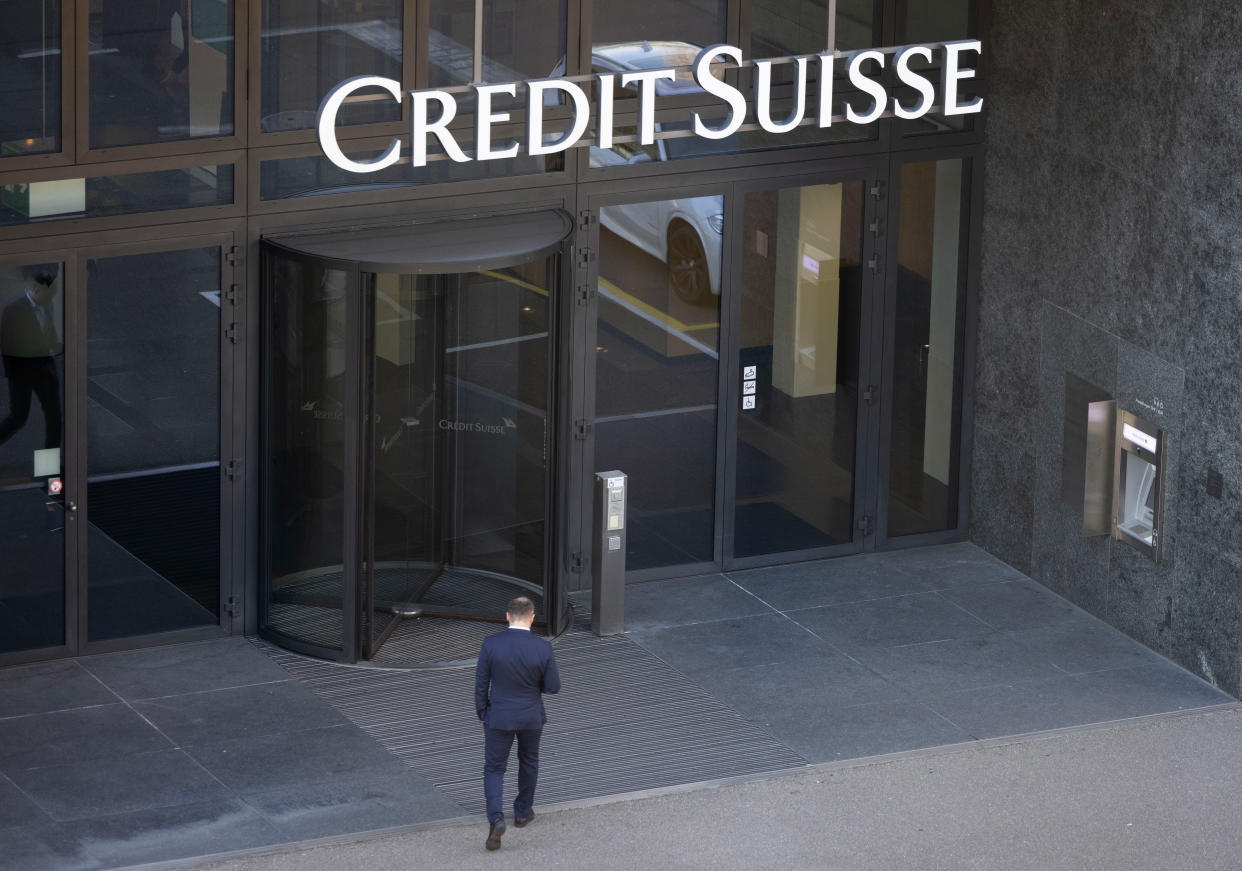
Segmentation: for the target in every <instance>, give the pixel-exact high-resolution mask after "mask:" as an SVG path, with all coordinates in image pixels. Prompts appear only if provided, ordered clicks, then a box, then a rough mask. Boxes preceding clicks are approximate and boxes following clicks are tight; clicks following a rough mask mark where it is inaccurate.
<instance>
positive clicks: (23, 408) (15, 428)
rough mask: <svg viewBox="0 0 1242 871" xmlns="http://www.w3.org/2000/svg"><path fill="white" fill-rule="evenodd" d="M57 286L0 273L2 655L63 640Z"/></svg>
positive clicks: (52, 276) (51, 267) (38, 268)
mask: <svg viewBox="0 0 1242 871" xmlns="http://www.w3.org/2000/svg"><path fill="white" fill-rule="evenodd" d="M64 310H65V304H64V283H63V270H62V269H61V264H59V263H42V264H36V265H30V266H21V267H8V268H3V269H0V355H2V356H0V361H2V363H3V372H0V381H3V384H2V385H0V413H2V414H3V417H0V566H3V567H4V568H3V570H0V653H10V652H13V651H17V650H29V649H33V648H39V647H53V646H56V645H60V644H64V643H65V535H64V532H65V508H64V497H63V495H51V494H50V492H49V489H48V484H49V482H50V481H53V480H58V479H60V480H63V479H61V450H62V445H63V442H64V399H63V394H64V391H63V387H62V385H63V384H64V356H63V352H64V338H63V337H64V317H65V315H64Z"/></svg>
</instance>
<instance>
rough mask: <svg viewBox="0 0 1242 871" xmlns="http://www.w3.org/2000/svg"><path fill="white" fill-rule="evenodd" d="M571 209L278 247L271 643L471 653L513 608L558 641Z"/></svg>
mask: <svg viewBox="0 0 1242 871" xmlns="http://www.w3.org/2000/svg"><path fill="white" fill-rule="evenodd" d="M571 226H572V224H571V222H570V220H569V217H568V216H567V215H565V214H564V213H562V212H542V213H536V214H533V215H522V216H511V217H506V218H496V219H486V220H475V221H456V222H454V221H446V222H441V223H436V224H433V225H426V226H421V227H417V228H413V229H411V228H409V227H399V228H391V229H385V230H379V231H372V232H367V233H360V234H354V235H352V236H351V235H350V234H334V235H329V236H303V237H294V238H284V239H280V240H268V241H267V242H265V255H264V257H265V267H264V275H265V279H264V280H265V282H266V285H267V287H266V300H267V315H266V320H267V322H266V330H267V332H268V336H269V342H268V346H267V369H266V388H265V432H266V433H267V442H266V446H265V453H266V469H265V473H264V479H263V480H264V503H265V513H266V525H265V531H264V552H265V567H264V575H265V578H264V580H265V585H266V590H265V594H264V601H265V606H266V609H265V614H264V616H263V628H264V631H265V632H266V633H268V634H270V635H271V636H272V637H273V638H274V639H275V640H277V641H279V642H280V643H282V644H286V645H288V646H290V647H293V648H295V649H301V650H303V651H305V652H307V653H312V654H314V655H318V656H324V657H328V658H335V659H341V660H353V659H356V658H358V657H364V658H369V659H375V658H382V659H383V661H384V662H385V663H387V664H399V665H424V664H432V663H441V662H445V661H455V660H459V659H465V658H469V657H472V656H473V655H474V654H475V653H476V652H477V649H478V644H479V642H480V641H481V638H482V636H483V635H485V634H487V633H490V632H492V631H494V629H495V625H494V624H496V623H503V621H504V614H505V606H506V605H507V603H508V602H509V601H510V599H512V598H513V597H514V596H516V595H522V594H524V595H527V596H529V597H531V598H532V599H533V600H534V601H535V604H536V616H537V621H538V623H540V624H541V625H542V626H543V627H545V628H546V629H547V630H548V631H557V630H559V629H560V628H562V626H563V623H564V619H565V614H566V611H565V608H564V603H563V601H562V598H563V591H562V590H561V587H560V585H559V584H558V583H557V578H556V576H555V573H554V571H553V560H552V559H551V555H552V554H553V553H555V550H554V547H553V543H552V542H553V540H554V538H555V532H556V524H555V522H554V518H555V516H556V510H555V505H554V502H553V492H554V489H553V487H554V475H553V470H554V469H556V468H557V462H556V457H557V450H558V441H559V440H558V439H557V437H556V436H557V432H556V426H555V422H556V420H557V405H556V402H555V396H554V394H553V390H552V384H553V375H554V373H555V372H556V369H557V366H556V365H555V364H554V361H555V360H556V359H557V354H558V347H559V346H558V343H557V342H556V341H555V328H554V327H553V324H554V323H556V319H557V317H558V311H559V309H558V306H557V302H556V300H557V296H558V289H559V287H558V286H559V276H560V275H561V274H562V263H561V261H562V259H564V257H565V256H566V251H565V250H564V246H563V245H562V242H563V240H564V239H565V237H566V236H567V234H568V233H569V231H570V229H571Z"/></svg>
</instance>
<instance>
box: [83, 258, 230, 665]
mask: <svg viewBox="0 0 1242 871" xmlns="http://www.w3.org/2000/svg"><path fill="white" fill-rule="evenodd" d="M86 295H87V344H86V378H87V383H86V398H87V401H86V434H87V437H86V449H87V470H88V477H87V484H88V492H87V508H88V514H87V517H88V520H89V528H88V533H87V535H88V537H87V542H86V546H87V557H88V559H87V562H88V572H89V575H88V578H89V581H88V583H89V588H88V596H87V598H88V605H87V629H88V633H87V634H88V637H89V638H90V639H91V640H92V641H99V640H103V639H108V638H121V637H127V636H132V635H145V634H148V633H152V632H164V631H169V630H173V629H187V628H191V627H195V626H210V625H214V624H216V623H217V622H218V620H219V598H220V474H221V473H220V311H221V301H220V249H219V248H218V247H208V248H195V249H189V250H182V251H167V252H160V253H152V254H134V255H128V256H123V257H108V258H102V259H97V260H90V261H88V263H87V285H86Z"/></svg>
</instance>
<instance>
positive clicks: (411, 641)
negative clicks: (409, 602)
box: [269, 567, 543, 668]
mask: <svg viewBox="0 0 1242 871" xmlns="http://www.w3.org/2000/svg"><path fill="white" fill-rule="evenodd" d="M409 574H410V573H409V571H407V570H406V569H404V568H391V567H380V568H377V570H376V573H375V575H376V577H375V585H376V588H375V596H376V601H377V602H379V601H382V600H385V599H386V600H388V601H392V602H397V603H404V602H405V601H406V599H407V598H408V597H409V594H410V590H411V589H412V587H411V581H410V579H409ZM342 583H343V581H342V575H341V573H340V572H333V573H330V574H325V575H321V576H318V577H314V578H310V579H308V580H304V581H300V582H298V583H297V584H291V585H288V586H286V587H284V588H282V590H281V591H280V595H281V597H282V598H281V599H278V600H277V601H273V602H272V603H271V605H270V606H269V608H270V610H269V619H270V621H271V625H272V626H274V627H276V628H279V629H280V630H281V631H282V632H285V633H287V634H289V635H292V636H294V637H296V638H303V639H305V640H307V641H311V642H314V643H316V644H321V645H323V646H325V647H328V648H335V649H339V648H340V646H341V620H342V614H341V608H340V600H341V585H342ZM519 594H521V595H526V596H529V597H530V598H531V599H532V600H533V601H534V603H535V609H536V611H538V612H542V610H543V596H541V595H539V594H538V593H537V592H535V591H533V590H531V589H528V588H527V587H526V586H524V585H522V584H520V583H519V582H516V581H512V580H509V579H506V578H504V577H500V576H497V575H493V574H489V573H485V572H475V571H471V570H470V569H457V568H447V569H444V570H443V571H442V572H440V574H439V576H438V577H437V578H436V579H435V582H434V583H433V584H432V585H431V587H430V588H428V589H427V590H426V592H425V593H424V595H423V596H422V598H421V600H420V601H421V602H422V603H423V604H427V605H443V606H447V607H459V608H470V609H482V610H490V611H494V612H495V613H496V614H497V615H498V616H499V615H503V614H504V611H505V607H506V606H507V605H508V604H509V601H510V600H511V599H512V598H513V597H514V596H516V595H519ZM379 619H382V620H384V621H385V624H384V625H385V626H387V625H388V624H387V621H388V619H389V618H388V617H387V616H385V617H383V618H379ZM500 628H502V627H501V625H500V624H497V623H490V622H486V621H481V620H457V619H447V618H440V617H418V618H406V619H404V620H401V621H399V622H398V623H397V625H396V627H395V628H394V629H393V631H392V634H391V635H389V637H388V638H387V639H386V640H385V641H384V643H383V644H382V645H381V646H380V649H379V650H378V651H377V652H376V655H375V657H374V658H373V659H371V660H370V661H369V662H365V663H359V665H376V666H381V667H383V668H425V667H440V666H452V665H461V664H464V663H465V662H466V661H467V660H473V659H474V657H475V655H476V654H477V653H478V651H479V645H480V644H482V643H483V639H484V638H486V637H487V636H488V635H491V634H492V633H493V632H496V631H498V630H499V629H500Z"/></svg>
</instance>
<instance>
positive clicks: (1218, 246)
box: [972, 0, 1242, 696]
mask: <svg viewBox="0 0 1242 871" xmlns="http://www.w3.org/2000/svg"><path fill="white" fill-rule="evenodd" d="M989 22H990V23H989V32H988V33H987V34H985V51H986V52H987V56H988V76H989V87H990V90H989V93H988V109H987V111H988V117H987V135H988V150H987V157H986V167H985V177H986V188H985V192H984V216H983V241H982V270H981V273H980V276H981V277H980V288H979V308H978V312H979V319H978V353H977V357H976V369H977V371H976V384H977V395H976V399H975V420H976V426H977V431H976V439H975V448H974V456H973V474H974V480H973V481H972V499H973V503H972V537H973V538H974V540H975V541H976V542H978V543H979V544H980V545H982V546H983V547H985V548H986V549H988V550H989V551H991V552H992V553H994V554H996V555H997V556H999V557H1001V558H1002V559H1004V560H1006V561H1007V562H1009V563H1011V564H1012V565H1014V566H1015V567H1017V568H1020V569H1023V570H1024V571H1028V572H1029V573H1030V574H1031V575H1032V576H1033V577H1035V578H1036V579H1037V580H1039V581H1040V582H1042V583H1044V584H1046V585H1047V586H1048V587H1050V588H1052V589H1054V590H1056V591H1058V592H1060V593H1062V594H1063V595H1065V596H1067V597H1068V598H1070V599H1071V600H1073V601H1074V602H1076V603H1077V604H1079V605H1080V606H1082V607H1084V608H1086V609H1087V610H1088V611H1091V612H1092V613H1094V614H1096V615H1097V616H1099V617H1100V618H1102V619H1104V620H1107V621H1108V622H1110V623H1112V624H1113V625H1115V626H1117V627H1118V628H1120V629H1121V630H1122V631H1125V632H1127V633H1128V634H1130V635H1131V636H1133V637H1135V638H1137V639H1139V640H1140V641H1142V642H1144V643H1145V644H1147V645H1149V646H1151V647H1152V648H1153V649H1155V650H1158V651H1159V652H1161V653H1163V654H1165V655H1166V656H1169V657H1171V658H1173V659H1174V660H1176V661H1177V662H1178V663H1179V664H1181V665H1183V666H1185V667H1187V668H1189V669H1191V670H1193V671H1195V672H1196V673H1198V674H1200V675H1201V676H1202V677H1204V678H1205V679H1207V680H1209V681H1211V682H1212V683H1213V684H1215V685H1217V686H1219V687H1221V688H1222V689H1224V690H1226V691H1227V692H1230V693H1232V694H1233V695H1235V696H1236V695H1239V693H1240V692H1242V656H1240V648H1242V639H1240V637H1239V636H1240V633H1242V601H1240V597H1242V580H1240V579H1242V545H1240V544H1239V539H1240V538H1242V537H1240V536H1238V534H1237V530H1239V529H1242V360H1240V358H1242V352H1239V351H1238V350H1237V339H1236V337H1237V335H1238V333H1239V331H1242V86H1240V82H1242V79H1240V78H1239V73H1238V67H1237V49H1236V47H1237V45H1239V44H1242V7H1240V6H1239V5H1238V4H1236V3H1227V2H1222V0H1205V2H1203V3H1196V4H1183V3H1179V2H1176V0H1137V2H1135V0H1130V2H1120V0H1116V2H1110V0H1047V2H1036V3H1031V2H1029V0H993V2H992V8H991V14H990V16H989ZM1069 375H1073V376H1076V377H1077V378H1081V379H1083V380H1084V381H1086V382H1089V383H1090V384H1091V385H1093V386H1094V387H1095V388H1098V389H1099V390H1100V391H1103V392H1105V393H1107V394H1109V395H1111V396H1112V397H1113V398H1114V399H1115V400H1116V401H1117V403H1118V406H1119V407H1120V408H1122V409H1124V410H1127V411H1130V412H1133V413H1135V414H1137V415H1139V416H1140V417H1143V418H1144V419H1146V420H1149V421H1151V422H1153V423H1155V424H1157V425H1158V426H1160V427H1161V428H1162V429H1164V430H1165V432H1166V434H1167V439H1166V443H1165V444H1166V451H1167V453H1166V491H1165V493H1164V494H1163V499H1164V509H1165V518H1166V526H1165V530H1164V546H1165V553H1164V559H1163V561H1162V562H1161V563H1160V564H1158V565H1157V564H1155V563H1153V562H1152V561H1151V560H1150V559H1148V558H1147V557H1145V556H1144V555H1143V554H1141V553H1139V552H1138V551H1136V550H1134V549H1133V548H1130V547H1128V546H1127V545H1125V544H1124V543H1122V542H1119V541H1114V540H1112V539H1111V538H1109V537H1107V536H1098V537H1089V536H1084V535H1083V534H1082V529H1081V524H1082V511H1081V506H1080V505H1074V504H1073V502H1074V500H1073V499H1067V498H1066V495H1065V488H1064V487H1063V483H1064V482H1063V480H1062V475H1063V469H1062V460H1063V458H1064V456H1065V451H1064V442H1065V438H1066V431H1067V430H1066V427H1065V424H1064V410H1065V401H1066V400H1065V395H1066V392H1065V389H1066V380H1067V376H1069ZM1021 433H1025V434H1029V437H1028V438H1027V439H1025V440H1024V438H1023V437H1022V436H1020V435H1019V434H1021ZM1070 456H1071V457H1076V456H1077V455H1076V454H1075V453H1074V452H1073V451H1071V452H1070ZM1015 493H1019V494H1021V493H1029V494H1030V498H1029V500H1028V499H1026V498H1025V497H1024V496H1022V495H1018V496H1015Z"/></svg>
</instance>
